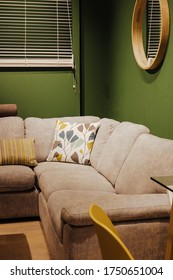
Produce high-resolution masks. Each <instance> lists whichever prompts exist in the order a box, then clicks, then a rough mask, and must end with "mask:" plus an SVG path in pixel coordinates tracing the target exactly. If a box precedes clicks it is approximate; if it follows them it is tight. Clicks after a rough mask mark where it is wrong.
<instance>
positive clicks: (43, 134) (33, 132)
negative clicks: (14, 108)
mask: <svg viewBox="0 0 173 280" xmlns="http://www.w3.org/2000/svg"><path fill="white" fill-rule="evenodd" d="M57 119H58V120H62V121H69V122H79V123H80V122H82V123H89V122H98V121H99V120H100V119H99V118H98V117H94V116H93V117H92V116H81V117H80V116H79V117H62V118H45V119H42V118H34V117H30V118H27V119H25V135H26V137H27V138H33V139H34V140H35V153H36V160H37V162H42V161H46V159H47V157H48V155H49V152H50V150H51V147H52V144H53V140H54V135H55V127H56V120H57Z"/></svg>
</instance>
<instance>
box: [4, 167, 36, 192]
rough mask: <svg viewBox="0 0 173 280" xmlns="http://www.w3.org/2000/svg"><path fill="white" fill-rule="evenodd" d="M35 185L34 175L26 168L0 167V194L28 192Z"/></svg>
mask: <svg viewBox="0 0 173 280" xmlns="http://www.w3.org/2000/svg"><path fill="white" fill-rule="evenodd" d="M34 183H35V173H34V172H33V170H32V169H31V168H30V167H28V166H23V165H3V166H0V193H2V192H4V193H5V192H19V191H28V190H30V189H32V188H33V186H34Z"/></svg>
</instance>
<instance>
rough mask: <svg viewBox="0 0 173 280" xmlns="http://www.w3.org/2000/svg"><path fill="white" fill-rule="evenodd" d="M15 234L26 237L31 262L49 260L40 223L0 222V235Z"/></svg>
mask: <svg viewBox="0 0 173 280" xmlns="http://www.w3.org/2000/svg"><path fill="white" fill-rule="evenodd" d="M17 233H24V234H25V235H26V238H27V241H28V244H29V247H30V251H31V255H32V259H33V260H50V259H51V257H50V254H49V251H48V248H47V245H46V241H45V238H44V234H43V231H42V228H41V223H40V221H38V220H37V221H13V222H3V223H2V222H0V235H4V234H17Z"/></svg>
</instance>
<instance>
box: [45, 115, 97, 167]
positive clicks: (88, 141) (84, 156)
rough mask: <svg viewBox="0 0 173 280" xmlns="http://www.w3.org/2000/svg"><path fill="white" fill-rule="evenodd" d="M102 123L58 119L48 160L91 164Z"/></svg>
mask: <svg viewBox="0 0 173 280" xmlns="http://www.w3.org/2000/svg"><path fill="white" fill-rule="evenodd" d="M99 125H100V123H98V122H97V123H70V122H63V121H60V120H57V125H56V128H55V136H54V141H53V146H52V149H51V151H50V153H49V155H48V158H47V161H63V162H72V163H80V164H90V154H91V150H92V147H93V144H94V140H95V136H96V132H97V129H98V127H99Z"/></svg>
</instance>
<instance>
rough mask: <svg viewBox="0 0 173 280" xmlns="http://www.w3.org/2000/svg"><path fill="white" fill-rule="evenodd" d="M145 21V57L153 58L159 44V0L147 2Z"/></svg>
mask: <svg viewBox="0 0 173 280" xmlns="http://www.w3.org/2000/svg"><path fill="white" fill-rule="evenodd" d="M147 19H148V23H147V29H148V30H147V31H148V46H147V57H148V58H155V56H156V54H157V51H158V47H159V44H160V34H161V11H160V1H159V0H148V1H147Z"/></svg>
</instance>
